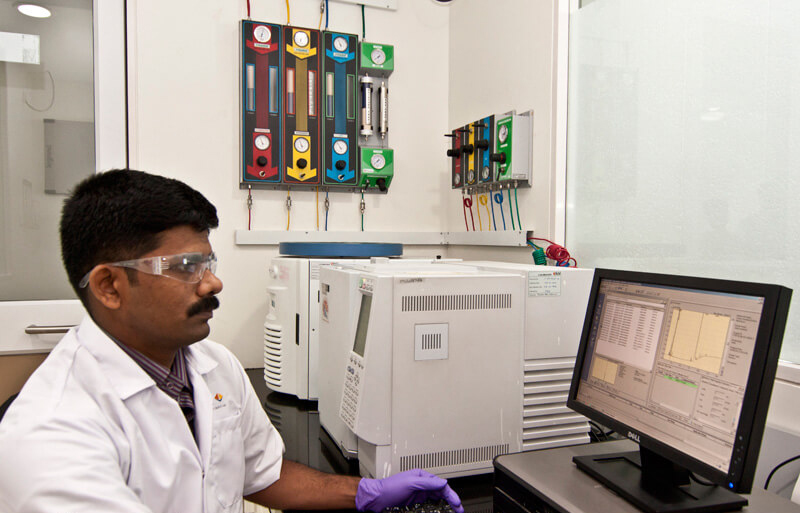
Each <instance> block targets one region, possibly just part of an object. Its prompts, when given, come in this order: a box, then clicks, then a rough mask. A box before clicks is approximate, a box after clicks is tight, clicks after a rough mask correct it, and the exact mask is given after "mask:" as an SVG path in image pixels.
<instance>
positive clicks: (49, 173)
mask: <svg viewBox="0 0 800 513" xmlns="http://www.w3.org/2000/svg"><path fill="white" fill-rule="evenodd" d="M18 4H19V2H16V1H14V0H0V301H10V300H14V301H21V300H39V299H69V298H74V297H75V295H74V292H73V291H72V289H71V287H70V286H69V283H68V281H67V277H66V273H65V272H64V270H63V266H62V264H61V250H60V246H59V237H58V220H59V216H60V212H61V205H62V203H63V201H64V198H65V197H66V196H65V195H66V194H67V192H68V191H69V190H70V189H71V188H72V187H73V186H74V185H75V183H77V182H78V181H79V180H81V179H82V178H83V177H85V176H88V175H90V174H92V173H94V171H95V168H96V166H95V141H94V78H93V77H94V68H93V61H94V56H93V51H92V49H93V16H92V14H93V9H92V1H91V0H60V1H58V2H42V5H43V6H45V7H46V8H47V10H48V11H49V13H50V15H49V16H48V17H43V18H36V17H31V16H27V15H24V14H22V13H21V12H19V11H18V10H17V5H18Z"/></svg>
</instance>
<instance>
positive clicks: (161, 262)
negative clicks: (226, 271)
mask: <svg viewBox="0 0 800 513" xmlns="http://www.w3.org/2000/svg"><path fill="white" fill-rule="evenodd" d="M103 265H112V266H114V267H127V268H129V269H136V270H137V271H141V272H143V273H147V274H153V275H158V276H165V277H167V278H172V279H173V280H178V281H184V282H186V283H197V282H199V281H200V280H202V279H203V276H205V273H206V270H209V271H211V273H212V274H213V273H215V272H217V255H216V254H214V253H213V252H211V253H209V254H208V255H204V254H203V253H181V254H179V255H167V256H154V257H148V258H137V259H136V260H123V261H121V262H110V263H107V264H103ZM92 270H94V269H92ZM90 274H92V271H89V272H88V273H86V276H84V277H83V278H81V281H80V282H79V283H78V287H80V288H84V287H86V286H87V285H88V284H89V275H90Z"/></svg>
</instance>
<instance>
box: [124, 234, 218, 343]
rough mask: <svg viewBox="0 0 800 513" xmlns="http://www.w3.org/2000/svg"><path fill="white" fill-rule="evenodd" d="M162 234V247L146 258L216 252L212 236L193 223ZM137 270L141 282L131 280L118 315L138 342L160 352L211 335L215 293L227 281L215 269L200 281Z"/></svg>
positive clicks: (138, 279)
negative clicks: (223, 280)
mask: <svg viewBox="0 0 800 513" xmlns="http://www.w3.org/2000/svg"><path fill="white" fill-rule="evenodd" d="M160 236H161V244H160V245H159V247H158V248H156V249H154V250H153V251H151V252H149V253H147V254H145V255H141V258H146V257H152V256H166V255H177V254H181V253H193V252H198V253H202V254H203V255H208V254H210V253H211V244H210V243H209V242H208V234H207V233H206V232H197V231H195V230H194V229H193V228H192V227H190V226H178V227H175V228H171V229H169V230H165V231H164V232H162V233H161V234H160ZM133 272H135V273H136V278H137V280H136V283H131V284H130V286H129V288H128V291H127V292H128V293H127V294H126V296H127V301H124V303H123V305H122V308H121V309H120V312H119V313H120V315H121V316H122V320H123V321H124V322H125V324H126V325H127V327H128V329H129V332H130V334H131V335H132V336H135V337H136V339H137V340H136V342H135V344H134V345H142V344H144V345H146V346H149V347H152V348H153V349H156V350H167V351H172V350H177V349H178V348H179V347H183V346H187V345H189V344H192V343H194V342H197V341H198V340H202V339H203V338H205V337H207V336H208V333H209V331H210V328H209V326H208V321H209V319H211V317H212V316H213V314H212V310H213V309H214V308H216V305H217V304H218V303H217V302H216V298H215V297H214V296H215V295H216V294H218V293H219V292H220V291H221V290H222V282H221V281H220V280H219V279H218V278H217V277H216V276H215V275H214V274H212V273H211V271H210V270H206V272H205V275H204V276H203V279H202V280H200V281H199V282H197V283H187V282H184V281H179V280H176V279H172V278H168V277H166V276H157V275H152V274H147V273H144V272H139V271H133ZM130 342H134V341H133V340H131V341H130Z"/></svg>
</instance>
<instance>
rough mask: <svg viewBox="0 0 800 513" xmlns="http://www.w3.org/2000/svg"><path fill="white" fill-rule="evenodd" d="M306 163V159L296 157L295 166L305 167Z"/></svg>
mask: <svg viewBox="0 0 800 513" xmlns="http://www.w3.org/2000/svg"><path fill="white" fill-rule="evenodd" d="M307 165H308V161H307V160H306V159H297V167H299V168H300V169H305V167H306V166H307Z"/></svg>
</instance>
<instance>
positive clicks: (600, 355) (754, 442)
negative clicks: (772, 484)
mask: <svg viewBox="0 0 800 513" xmlns="http://www.w3.org/2000/svg"><path fill="white" fill-rule="evenodd" d="M791 294H792V291H791V290H790V289H787V288H785V287H781V286H778V285H765V284H759V283H745V282H736V281H725V280H715V279H707V278H692V277H685V276H670V275H662V274H652V273H640V272H631V271H618V270H609V269H596V270H595V274H594V281H593V283H592V290H591V293H590V295H589V302H588V307H587V311H586V318H585V321H584V326H583V332H582V335H581V343H580V347H579V349H578V355H577V360H576V367H575V373H574V375H573V378H572V384H571V387H570V392H569V399H568V401H567V406H569V407H570V408H572V409H574V410H575V411H577V412H578V413H582V414H583V415H585V416H587V417H589V418H590V419H592V420H595V421H597V422H599V423H601V424H603V425H605V426H608V427H610V428H611V429H613V430H614V431H616V432H618V433H620V434H622V435H624V436H626V437H628V438H630V439H632V440H634V441H635V442H637V443H638V444H639V451H638V452H636V451H634V452H632V453H623V454H614V455H611V456H608V455H605V456H602V457H599V456H587V457H580V458H575V462H576V464H577V465H578V467H579V468H580V469H581V470H583V471H585V472H587V473H588V474H590V475H592V476H593V477H595V478H596V479H598V480H599V481H601V482H602V483H603V484H605V485H606V486H608V487H609V488H611V489H612V490H614V491H615V492H617V493H618V494H619V495H621V496H622V497H624V498H625V499H627V500H628V501H629V502H631V503H632V504H634V505H635V506H637V507H638V508H639V509H642V510H644V511H649V512H662V511H670V512H689V511H703V512H710V511H730V510H731V509H737V508H741V507H742V506H744V505H746V504H747V501H746V500H745V499H744V498H742V497H740V496H739V495H737V494H736V493H734V492H739V493H747V492H749V491H750V490H751V488H752V484H753V475H754V473H755V468H756V462H757V460H758V451H759V448H760V445H761V437H762V434H763V432H764V424H765V422H766V416H767V408H768V406H769V399H770V394H771V392H772V384H773V380H774V379H775V372H776V369H777V365H778V355H779V353H780V347H781V340H782V338H783V331H784V328H785V325H786V316H787V313H788V310H789V302H790V299H791ZM690 473H693V474H694V475H691V474H690ZM697 476H700V477H699V478H697ZM690 477H695V478H696V479H692V481H690V479H689V478H690ZM703 481H709V482H710V483H715V484H716V485H712V486H709V483H705V484H700V483H701V482H703ZM717 485H718V486H717Z"/></svg>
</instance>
